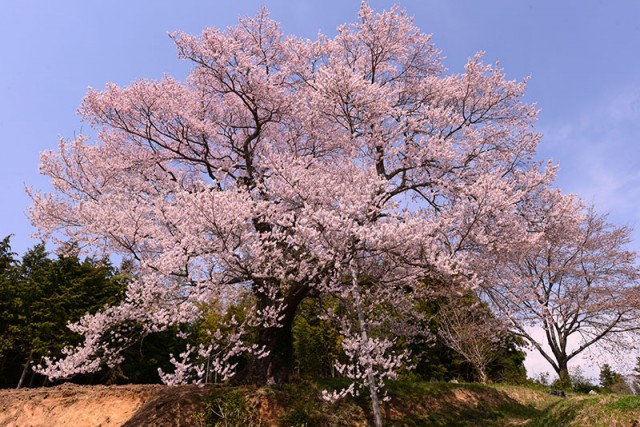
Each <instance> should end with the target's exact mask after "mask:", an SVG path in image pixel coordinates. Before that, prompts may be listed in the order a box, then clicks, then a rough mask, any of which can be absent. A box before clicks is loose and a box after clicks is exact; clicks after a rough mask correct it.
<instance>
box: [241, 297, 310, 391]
mask: <svg viewBox="0 0 640 427" xmlns="http://www.w3.org/2000/svg"><path fill="white" fill-rule="evenodd" d="M310 291H311V289H310V288H309V287H308V286H307V285H300V286H294V287H292V288H290V290H289V293H288V295H287V296H286V298H285V300H284V303H285V307H284V309H283V311H282V313H281V315H282V320H281V322H280V325H281V326H280V327H277V328H274V327H271V328H259V329H258V332H257V340H256V342H257V344H258V348H265V349H266V350H268V351H269V354H268V356H266V357H264V358H262V359H257V360H253V364H249V365H248V366H246V367H244V368H243V369H242V371H241V372H240V373H239V375H238V378H239V379H240V381H242V382H251V383H258V384H285V383H288V382H290V381H291V379H292V377H293V375H292V374H293V373H294V368H293V362H294V349H293V321H294V319H295V316H296V311H297V309H298V306H299V305H300V303H301V302H302V300H304V298H306V297H307V296H308V295H309V293H310ZM269 303H270V301H264V302H263V304H262V305H264V306H266V305H267V304H269ZM260 308H263V307H260Z"/></svg>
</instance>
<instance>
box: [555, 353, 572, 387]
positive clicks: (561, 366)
mask: <svg viewBox="0 0 640 427" xmlns="http://www.w3.org/2000/svg"><path fill="white" fill-rule="evenodd" d="M556 373H557V374H558V378H560V384H561V385H562V386H563V387H569V386H571V376H570V375H569V367H568V361H567V360H566V359H562V358H559V360H558V370H557V371H556Z"/></svg>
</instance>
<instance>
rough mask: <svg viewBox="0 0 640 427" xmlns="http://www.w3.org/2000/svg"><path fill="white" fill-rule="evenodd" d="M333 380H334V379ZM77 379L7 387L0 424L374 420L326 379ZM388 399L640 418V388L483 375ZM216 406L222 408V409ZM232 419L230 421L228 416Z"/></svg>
mask: <svg viewBox="0 0 640 427" xmlns="http://www.w3.org/2000/svg"><path fill="white" fill-rule="evenodd" d="M334 385H335V384H334ZM325 386H328V385H327V384H325V385H322V386H318V385H312V384H296V385H289V386H281V387H270V388H260V389H259V388H255V387H216V386H207V387H203V388H199V387H196V386H183V387H165V386H160V385H128V386H110V387H107V386H76V385H68V384H65V385H61V386H58V387H52V388H46V389H30V390H29V389H25V390H0V427H10V426H11V427H14V426H20V427H24V426H33V427H45V426H46V427H57V426H60V427H85V426H86V427H88V426H127V427H133V426H206V425H216V423H217V422H220V421H221V418H220V416H223V417H226V420H227V422H228V424H227V425H238V426H240V425H242V426H308V427H311V426H366V425H368V419H369V410H368V403H367V401H366V399H364V398H356V399H350V400H344V401H341V402H339V403H337V404H335V405H333V406H332V405H329V404H328V403H325V402H322V401H321V400H319V399H318V398H317V396H318V390H319V388H320V387H325ZM389 395H390V397H391V398H392V399H391V401H390V403H389V404H386V405H385V407H384V411H385V418H386V420H385V425H395V426H488V427H491V426H522V425H527V426H533V427H535V426H539V427H542V426H548V427H551V426H560V425H563V426H584V425H587V424H588V425H589V426H590V427H598V426H607V427H608V426H616V425H618V426H629V427H631V426H640V397H637V396H614V395H608V396H595V397H591V396H590V397H587V396H573V397H568V398H566V399H562V398H559V397H554V396H550V395H549V394H548V393H547V392H545V391H543V390H534V389H530V388H525V387H518V386H481V385H477V384H443V383H398V384H391V385H390V386H389ZM216 414H217V415H216ZM221 425H224V424H221Z"/></svg>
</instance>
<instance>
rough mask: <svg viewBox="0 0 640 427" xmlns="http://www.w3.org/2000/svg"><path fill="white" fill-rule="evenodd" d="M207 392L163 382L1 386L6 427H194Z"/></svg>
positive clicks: (1, 424)
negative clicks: (153, 383)
mask: <svg viewBox="0 0 640 427" xmlns="http://www.w3.org/2000/svg"><path fill="white" fill-rule="evenodd" d="M204 393H206V388H198V387H196V386H183V387H172V388H167V387H165V386H161V385H126V386H78V385H73V384H63V385H61V386H58V387H51V388H41V389H22V390H0V427H96V426H128V427H131V426H194V425H197V421H196V419H195V417H196V416H197V413H198V411H201V410H202V403H201V402H202V399H201V396H203V394H204Z"/></svg>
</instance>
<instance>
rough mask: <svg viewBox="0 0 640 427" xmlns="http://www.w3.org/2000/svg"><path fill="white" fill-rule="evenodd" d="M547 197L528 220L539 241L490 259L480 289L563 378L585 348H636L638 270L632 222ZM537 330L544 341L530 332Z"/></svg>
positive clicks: (639, 296)
mask: <svg viewBox="0 0 640 427" xmlns="http://www.w3.org/2000/svg"><path fill="white" fill-rule="evenodd" d="M547 196H549V197H547V198H541V199H540V203H538V212H537V221H534V222H532V228H533V229H534V230H535V234H537V235H538V238H537V240H531V239H530V240H528V244H523V245H520V246H519V248H518V249H515V248H514V249H513V250H512V251H510V252H509V253H505V254H503V256H502V257H501V258H500V259H497V260H495V264H494V268H492V269H487V270H486V271H488V272H489V274H488V275H487V276H486V277H485V279H486V282H485V285H486V287H485V288H484V291H485V292H486V294H487V295H488V297H489V301H490V302H491V303H492V305H493V307H494V308H495V309H496V310H497V311H498V312H499V313H501V314H502V315H504V316H505V317H506V318H507V319H508V320H509V321H510V323H511V326H512V328H513V330H514V332H515V333H516V334H518V335H520V336H522V337H523V338H525V339H526V340H527V341H528V342H530V343H531V344H532V345H533V347H534V348H535V349H536V350H537V351H538V352H539V353H540V354H541V355H542V356H543V357H544V358H545V359H546V360H547V361H548V362H549V363H550V364H551V366H552V367H553V369H554V370H555V371H556V373H557V374H558V376H559V378H560V380H561V381H563V382H567V383H568V382H569V381H570V378H569V377H570V375H569V370H568V362H569V361H570V360H571V359H573V358H574V357H575V356H577V355H578V354H580V353H582V352H583V351H585V350H586V349H588V348H590V347H592V346H600V347H603V348H605V349H609V350H613V349H615V350H617V351H619V350H620V349H621V348H627V349H630V348H633V347H635V343H636V342H637V335H635V334H636V333H637V332H638V331H640V287H639V286H638V279H639V278H640V269H639V268H638V265H637V255H636V253H635V252H633V251H631V250H629V249H628V247H627V246H628V243H629V242H630V238H631V229H630V228H629V227H618V226H615V225H613V224H611V223H609V222H607V216H606V215H601V214H598V213H597V212H596V211H595V209H594V208H593V207H584V206H583V205H582V204H581V203H580V202H579V201H577V200H576V199H574V198H572V197H569V196H561V195H560V194H559V193H555V194H553V193H551V192H549V193H548V194H547ZM534 217H536V216H535V215H534V216H532V217H531V218H534ZM536 328H541V329H542V331H543V332H544V338H543V339H542V340H537V339H536V338H535V337H534V332H535V330H536Z"/></svg>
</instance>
